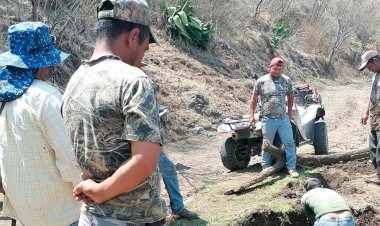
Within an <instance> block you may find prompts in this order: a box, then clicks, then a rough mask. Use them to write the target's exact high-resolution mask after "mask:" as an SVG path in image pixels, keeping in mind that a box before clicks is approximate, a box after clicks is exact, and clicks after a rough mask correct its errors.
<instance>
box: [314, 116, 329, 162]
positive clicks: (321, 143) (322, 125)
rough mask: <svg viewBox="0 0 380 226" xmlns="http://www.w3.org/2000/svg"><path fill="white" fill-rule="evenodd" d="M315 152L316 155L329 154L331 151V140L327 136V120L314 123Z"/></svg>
mask: <svg viewBox="0 0 380 226" xmlns="http://www.w3.org/2000/svg"><path fill="white" fill-rule="evenodd" d="M313 145H314V152H315V154H316V155H327V154H328V153H329V142H328V137H327V127H326V122H324V121H321V122H316V123H315V124H314V144H313Z"/></svg>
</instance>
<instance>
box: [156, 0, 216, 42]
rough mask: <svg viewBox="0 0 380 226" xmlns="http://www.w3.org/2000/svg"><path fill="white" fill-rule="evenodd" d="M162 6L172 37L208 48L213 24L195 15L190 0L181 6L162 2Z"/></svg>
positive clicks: (186, 0) (185, 0)
mask: <svg viewBox="0 0 380 226" xmlns="http://www.w3.org/2000/svg"><path fill="white" fill-rule="evenodd" d="M160 8H161V10H162V11H164V12H165V13H166V17H167V22H168V29H169V30H170V37H171V38H172V39H180V40H182V41H184V42H185V43H187V44H189V45H195V46H198V47H200V48H202V49H206V48H207V45H208V42H209V41H210V38H211V33H212V26H211V24H210V23H209V22H207V23H204V22H202V21H201V20H200V19H198V18H197V16H196V15H195V11H194V9H193V7H192V6H191V5H190V0H184V1H183V2H182V4H181V5H180V6H177V7H168V6H167V5H166V4H165V3H161V5H160Z"/></svg>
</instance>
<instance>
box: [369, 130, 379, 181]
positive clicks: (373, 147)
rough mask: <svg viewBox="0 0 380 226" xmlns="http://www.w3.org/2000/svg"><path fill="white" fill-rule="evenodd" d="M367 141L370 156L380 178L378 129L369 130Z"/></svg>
mask: <svg viewBox="0 0 380 226" xmlns="http://www.w3.org/2000/svg"><path fill="white" fill-rule="evenodd" d="M368 142H369V154H370V158H371V161H372V164H373V166H374V167H375V170H376V173H377V175H378V176H379V178H380V130H371V132H370V133H369V136H368Z"/></svg>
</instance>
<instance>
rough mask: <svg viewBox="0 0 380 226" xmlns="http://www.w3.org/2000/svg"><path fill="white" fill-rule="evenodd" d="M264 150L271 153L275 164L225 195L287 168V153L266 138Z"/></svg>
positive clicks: (242, 189)
mask: <svg viewBox="0 0 380 226" xmlns="http://www.w3.org/2000/svg"><path fill="white" fill-rule="evenodd" d="M262 148H263V150H264V151H265V152H268V153H269V154H271V155H272V156H273V157H274V158H275V159H276V163H275V164H273V165H272V166H271V167H268V168H266V169H264V170H263V171H261V172H260V173H259V174H257V175H256V176H254V177H253V178H252V179H251V180H250V181H248V182H246V183H244V184H242V185H240V186H239V187H237V188H234V189H232V190H229V191H226V192H225V193H224V194H225V195H232V194H235V193H239V192H242V191H244V190H245V189H247V188H248V187H250V186H252V185H254V184H257V183H260V182H261V181H263V180H265V179H266V178H267V177H269V176H271V175H274V174H275V173H277V172H279V171H281V170H282V169H284V168H285V165H286V155H285V152H284V151H283V150H281V149H279V148H277V147H275V146H273V145H271V144H270V143H269V142H268V140H266V139H264V140H263V146H262Z"/></svg>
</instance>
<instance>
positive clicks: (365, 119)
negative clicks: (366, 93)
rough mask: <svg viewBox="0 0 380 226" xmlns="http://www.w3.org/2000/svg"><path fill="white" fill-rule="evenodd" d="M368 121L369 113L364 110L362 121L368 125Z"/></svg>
mask: <svg viewBox="0 0 380 226" xmlns="http://www.w3.org/2000/svg"><path fill="white" fill-rule="evenodd" d="M367 121H368V113H367V112H364V113H363V115H362V120H361V123H362V124H363V125H366V124H367Z"/></svg>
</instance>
